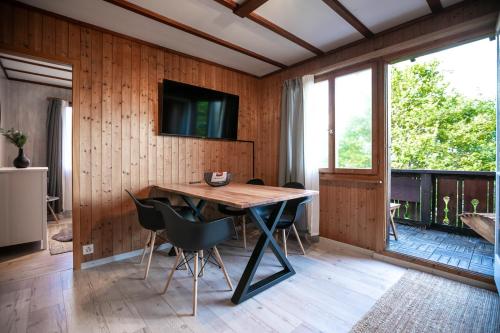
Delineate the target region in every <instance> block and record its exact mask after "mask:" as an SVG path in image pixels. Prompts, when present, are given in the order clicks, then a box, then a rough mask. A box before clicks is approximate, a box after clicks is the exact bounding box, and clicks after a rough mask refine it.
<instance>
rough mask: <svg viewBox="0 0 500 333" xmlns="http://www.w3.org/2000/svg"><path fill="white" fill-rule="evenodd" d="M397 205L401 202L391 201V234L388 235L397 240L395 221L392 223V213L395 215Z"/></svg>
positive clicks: (399, 205)
mask: <svg viewBox="0 0 500 333" xmlns="http://www.w3.org/2000/svg"><path fill="white" fill-rule="evenodd" d="M399 207H401V204H398V203H393V202H391V205H390V217H391V229H392V234H390V235H392V236H394V239H395V240H398V232H397V230H396V223H394V215H396V210H398V208H399Z"/></svg>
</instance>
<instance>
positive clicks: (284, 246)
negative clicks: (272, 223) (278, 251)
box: [281, 229, 288, 258]
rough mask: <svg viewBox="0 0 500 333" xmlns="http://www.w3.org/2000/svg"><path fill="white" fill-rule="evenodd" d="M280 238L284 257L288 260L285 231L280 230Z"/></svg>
mask: <svg viewBox="0 0 500 333" xmlns="http://www.w3.org/2000/svg"><path fill="white" fill-rule="evenodd" d="M281 238H283V251H285V257H287V258H288V251H287V249H286V231H285V229H281Z"/></svg>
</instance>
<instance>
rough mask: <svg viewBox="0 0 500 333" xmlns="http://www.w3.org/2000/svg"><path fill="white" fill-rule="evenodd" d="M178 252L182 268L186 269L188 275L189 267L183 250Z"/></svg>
mask: <svg viewBox="0 0 500 333" xmlns="http://www.w3.org/2000/svg"><path fill="white" fill-rule="evenodd" d="M178 250H179V252H180V254H181V258H182V261H183V262H184V267H185V268H186V272H187V273H188V274H189V266H188V263H187V260H186V256H185V255H184V250H183V249H178Z"/></svg>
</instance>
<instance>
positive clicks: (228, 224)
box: [151, 200, 233, 251]
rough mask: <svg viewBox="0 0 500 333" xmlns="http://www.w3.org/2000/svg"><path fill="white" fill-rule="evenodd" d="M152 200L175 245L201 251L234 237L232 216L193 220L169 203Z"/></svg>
mask: <svg viewBox="0 0 500 333" xmlns="http://www.w3.org/2000/svg"><path fill="white" fill-rule="evenodd" d="M151 202H152V203H153V205H154V207H155V209H156V210H157V211H158V212H160V214H161V215H162V217H163V221H164V223H165V227H166V229H167V236H168V239H169V241H170V242H171V243H172V245H174V246H175V247H179V248H181V249H183V250H187V251H199V250H204V249H210V248H212V247H214V246H215V245H217V244H218V243H220V242H223V241H225V240H227V239H230V238H231V237H232V234H233V222H232V219H231V218H230V217H227V218H222V219H220V220H215V221H210V222H193V221H190V220H188V219H185V218H184V217H182V216H181V215H179V214H178V213H177V212H176V211H175V210H174V209H173V208H172V206H170V205H169V204H166V203H163V202H160V201H155V200H152V201H151Z"/></svg>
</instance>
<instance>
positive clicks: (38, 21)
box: [28, 12, 80, 58]
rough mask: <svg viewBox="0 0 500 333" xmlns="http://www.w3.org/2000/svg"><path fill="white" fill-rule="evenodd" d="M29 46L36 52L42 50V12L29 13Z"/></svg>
mask: <svg viewBox="0 0 500 333" xmlns="http://www.w3.org/2000/svg"><path fill="white" fill-rule="evenodd" d="M68 30H69V29H68ZM78 40H80V39H78ZM28 48H29V49H30V50H32V51H35V52H41V50H42V15H41V14H40V13H36V12H29V13H28ZM68 50H69V46H68ZM73 58H74V57H73Z"/></svg>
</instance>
